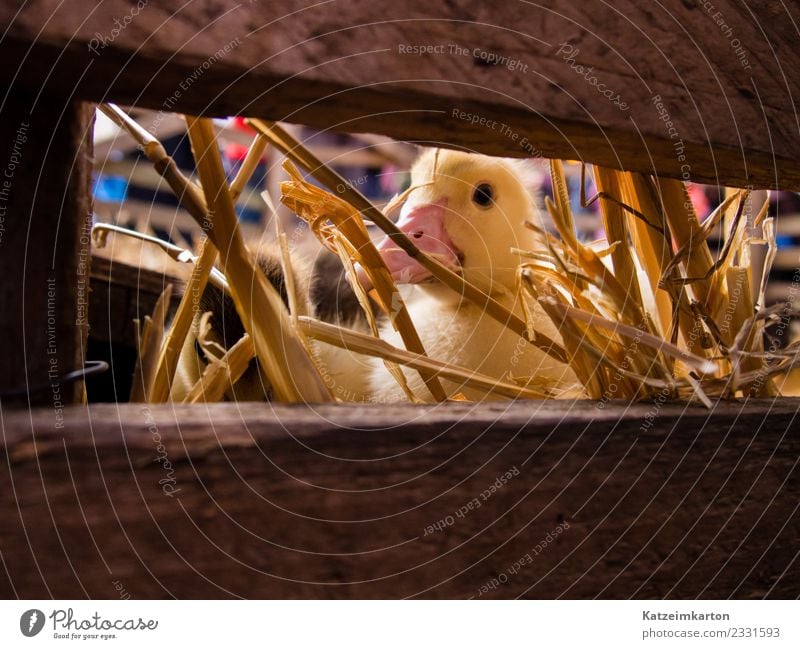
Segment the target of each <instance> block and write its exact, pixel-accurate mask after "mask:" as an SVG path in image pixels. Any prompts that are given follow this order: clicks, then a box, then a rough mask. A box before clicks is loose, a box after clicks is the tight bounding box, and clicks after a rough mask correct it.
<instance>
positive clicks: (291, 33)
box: [0, 0, 800, 189]
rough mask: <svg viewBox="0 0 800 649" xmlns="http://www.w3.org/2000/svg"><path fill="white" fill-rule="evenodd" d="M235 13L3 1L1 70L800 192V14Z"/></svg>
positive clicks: (187, 105)
mask: <svg viewBox="0 0 800 649" xmlns="http://www.w3.org/2000/svg"><path fill="white" fill-rule="evenodd" d="M707 6H712V7H713V8H712V9H711V10H708V9H707V8H706V7H707ZM220 12H221V8H220V5H219V3H217V2H212V1H211V0H198V1H197V2H191V3H183V2H178V1H177V0H170V1H167V2H162V3H158V4H156V3H149V4H146V5H145V6H144V7H143V8H141V9H140V8H139V6H138V5H136V4H133V3H130V2H128V0H107V1H106V2H103V3H102V4H93V5H87V4H86V3H83V2H80V1H79V0H66V1H63V2H62V1H61V0H44V1H42V2H37V3H7V4H4V5H3V6H2V7H0V26H2V27H3V29H4V30H5V32H4V33H5V37H4V38H3V40H2V43H0V54H2V56H3V60H4V63H5V65H4V66H3V68H2V70H0V74H3V75H5V76H7V77H8V76H11V75H16V77H17V78H18V79H21V80H25V81H26V82H27V83H29V84H31V85H32V86H33V87H36V88H39V87H40V86H46V87H48V88H51V87H52V88H59V89H61V90H62V91H63V92H65V93H66V92H71V91H72V89H73V88H74V87H77V88H78V90H79V92H81V93H82V94H83V96H85V97H87V98H90V99H94V100H98V101H99V100H115V101H117V102H122V103H128V104H134V105H139V106H143V107H148V108H152V109H157V110H158V109H161V110H171V111H184V112H189V113H203V114H212V115H227V114H239V113H245V114H249V115H254V116H262V117H266V118H271V119H280V120H286V121H290V122H298V123H304V124H309V125H312V126H316V127H320V128H324V129H328V128H332V129H336V130H343V131H353V132H374V133H380V134H384V135H388V136H391V137H394V138H397V139H401V140H409V141H423V142H428V143H438V144H442V145H445V146H461V147H467V148H470V149H475V150H478V151H481V152H484V153H490V154H498V155H510V156H527V155H544V156H548V157H559V158H570V159H582V160H585V161H588V162H594V163H599V164H603V165H606V166H609V167H616V168H624V169H630V170H637V171H642V172H648V173H653V172H657V173H659V174H661V175H664V176H672V177H683V178H686V179H691V180H695V181H698V182H706V183H713V184H726V185H738V186H747V185H753V186H756V187H763V188H767V187H776V186H780V187H782V188H785V189H800V165H798V164H797V161H798V156H799V155H800V154H798V151H800V129H799V128H798V119H797V114H796V111H795V110H794V109H793V108H792V106H793V101H792V97H797V96H799V95H800V79H798V76H797V75H796V74H795V71H796V70H797V69H798V68H800V51H798V49H797V48H796V47H795V46H794V44H795V39H796V34H795V32H794V31H793V29H794V27H793V25H796V24H797V23H798V20H800V16H798V9H797V7H796V6H795V5H790V6H788V7H787V6H786V4H785V3H773V2H770V1H769V0H748V1H747V2H735V1H734V0H717V1H715V3H714V4H713V5H710V4H709V3H701V2H693V1H691V0H683V1H679V0H666V1H665V2H661V3H657V4H656V5H652V4H648V3H645V4H642V3H639V2H636V0H620V1H619V2H615V3H613V5H611V4H608V3H599V2H591V3H575V2H572V1H571V0H555V1H554V2H549V3H544V4H543V5H537V4H535V3H527V2H524V3H523V2H508V3H499V4H498V3H494V4H487V3H481V2H469V1H461V2H448V3H430V2H427V1H426V0H409V1H408V2H403V3H397V2H385V1H384V2H376V1H374V0H354V1H352V2H348V3H346V5H345V4H341V3H340V4H337V5H336V7H335V8H334V7H332V5H329V3H325V2H322V3H316V4H309V3H307V2H305V0H290V1H287V2H282V3H279V4H276V3H268V2H246V3H240V4H237V5H234V6H231V7H227V8H226V10H225V11H223V12H222V13H220ZM115 21H116V22H115ZM407 46H431V47H434V48H437V49H435V50H434V51H433V52H430V53H426V54H423V55H418V54H414V53H411V51H410V50H409V49H408V48H407ZM90 48H91V49H90ZM570 48H571V49H570ZM490 57H492V60H493V61H500V62H501V63H500V64H494V63H493V62H492V61H490ZM18 68H19V70H18ZM600 90H602V91H603V92H604V93H606V94H605V95H604V94H601V92H600ZM623 105H624V106H623ZM473 120H477V123H473ZM670 123H671V124H672V126H673V127H674V128H673V130H671V129H670Z"/></svg>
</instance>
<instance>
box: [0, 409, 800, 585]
mask: <svg viewBox="0 0 800 649" xmlns="http://www.w3.org/2000/svg"><path fill="white" fill-rule="evenodd" d="M799 407H800V401H798V400H796V399H795V400H792V399H783V400H779V401H775V402H773V401H767V400H764V401H750V402H748V403H746V404H742V403H724V404H719V405H717V406H715V408H714V410H713V411H707V410H705V409H702V408H699V407H695V406H686V405H683V404H676V405H670V404H658V405H657V404H649V403H642V404H633V405H628V404H620V403H613V402H612V403H608V404H606V407H605V408H600V407H599V406H598V404H597V403H594V402H576V403H563V402H523V401H518V402H515V403H494V404H490V403H486V404H480V405H476V404H466V403H463V404H456V403H452V404H446V405H437V406H419V407H418V406H399V405H398V406H385V407H382V408H380V409H376V408H375V407H372V406H358V405H325V406H319V407H314V408H303V407H293V406H285V405H279V404H270V405H265V404H211V405H210V406H208V407H203V408H197V407H191V406H189V407H186V406H180V405H172V404H167V405H163V406H158V407H155V406H154V407H150V408H148V407H147V406H145V405H142V404H121V405H116V404H114V405H111V404H109V405H108V406H99V405H95V406H91V407H89V408H85V407H84V408H73V409H70V410H69V411H68V413H67V417H66V425H65V428H64V429H63V430H59V431H54V430H53V427H52V425H51V413H50V412H49V411H47V410H41V411H34V412H33V413H27V412H25V413H23V412H19V413H16V414H11V415H8V414H6V413H4V417H3V420H2V427H3V436H2V438H0V439H2V440H3V444H4V448H3V449H2V453H0V511H2V512H3V524H2V525H0V554H1V555H2V559H3V565H4V570H3V571H0V596H2V597H4V598H9V597H22V598H29V599H39V598H45V597H48V598H49V597H56V598H78V597H86V596H88V597H93V598H103V597H114V596H115V591H114V585H113V583H112V582H113V581H115V580H118V581H119V582H121V583H122V584H123V586H124V587H125V589H126V590H127V591H128V592H129V593H131V596H132V597H134V598H154V597H167V596H175V597H181V598H206V597H234V596H241V597H256V598H272V597H275V598H281V597H301V598H303V597H337V598H341V597H351V598H369V597H414V596H419V597H459V598H460V597H478V596H480V597H503V598H508V597H519V596H522V597H534V598H554V597H570V598H585V597H597V596H600V597H608V598H628V597H640V598H663V597H672V598H696V597H712V598H727V597H737V598H748V597H757V598H761V597H782V598H796V597H797V596H798V595H800V563H798V562H797V561H796V553H797V538H798V535H799V534H800V513H798V502H797V493H798V491H799V490H800V471H799V470H798V458H799V457H800V434H799V433H798V428H797V425H796V422H795V417H796V414H797V411H798V408H799ZM287 431H291V434H289V433H287ZM98 458H99V459H98ZM459 512H460V513H461V515H459ZM526 557H530V558H529V559H526ZM520 562H521V563H520ZM487 584H494V586H487Z"/></svg>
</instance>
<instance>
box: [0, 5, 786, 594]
mask: <svg viewBox="0 0 800 649" xmlns="http://www.w3.org/2000/svg"><path fill="white" fill-rule="evenodd" d="M715 4H716V5H718V8H717V12H718V13H719V14H720V15H722V16H723V18H724V23H723V24H724V25H725V29H724V30H723V29H721V28H720V25H719V23H718V21H717V19H716V18H714V17H713V16H712V15H709V14H708V13H707V12H705V10H704V9H703V8H702V6H701V5H700V3H698V4H695V5H693V4H691V3H686V2H679V1H678V0H669V1H667V2H662V3H660V4H659V5H658V8H653V7H649V6H648V7H645V6H643V5H640V4H639V3H636V2H634V1H633V0H623V2H621V3H616V4H615V5H614V6H613V7H612V6H610V5H608V4H603V5H602V7H603V9H602V10H598V3H588V4H583V5H580V4H576V3H572V2H566V0H564V1H557V2H554V3H550V6H548V7H546V8H545V7H536V6H534V5H531V4H525V5H518V4H516V3H504V4H496V3H495V4H487V3H477V2H461V3H446V4H442V5H432V4H431V3H429V2H422V1H421V0H412V1H411V2H407V3H385V2H374V1H366V0H364V1H361V0H355V1H353V2H350V3H347V4H346V5H345V4H341V6H340V7H339V9H340V12H339V13H336V14H332V13H330V12H328V11H326V9H325V7H324V6H323V5H320V6H319V7H316V6H311V7H308V6H306V5H304V4H303V3H300V2H299V1H298V2H289V3H281V6H280V8H278V6H277V5H276V4H275V3H244V4H241V5H238V8H237V9H235V10H233V9H231V10H230V11H227V12H225V13H223V14H222V15H219V14H218V4H215V3H210V4H201V3H190V4H188V5H181V4H180V3H177V2H173V1H169V2H165V3H160V4H159V5H158V6H156V5H155V3H152V4H151V5H149V6H147V8H146V9H145V10H139V11H137V15H136V16H135V17H131V19H130V20H127V21H126V20H125V17H126V16H129V15H130V14H131V12H132V11H133V8H136V7H138V5H135V4H131V3H129V2H126V1H125V0H107V1H106V2H103V3H102V4H97V5H92V6H89V5H86V4H85V3H82V2H79V1H78V0H67V1H66V2H63V3H62V2H56V0H44V1H43V2H40V3H35V4H32V3H26V4H24V5H22V6H17V5H14V4H13V3H12V4H4V5H2V6H0V25H1V26H2V28H3V34H4V36H3V37H2V40H0V55H2V60H3V62H4V65H3V66H2V67H0V77H2V79H3V81H4V83H5V86H4V87H6V89H7V93H6V95H5V97H4V100H3V103H2V106H1V107H0V111H1V112H2V117H3V121H2V124H1V125H0V140H2V142H3V150H5V151H8V150H11V148H12V146H13V144H14V142H15V140H16V139H17V138H18V127H19V124H20V123H21V122H23V121H26V122H27V120H28V118H29V117H30V120H31V123H32V124H33V127H32V130H31V131H30V138H29V141H28V142H27V144H26V145H25V150H24V159H25V163H24V165H23V166H21V167H20V169H19V171H18V174H17V176H16V180H15V185H14V192H13V195H14V202H13V203H9V205H12V206H13V208H14V215H15V216H14V219H13V220H8V219H6V221H5V223H4V225H5V229H6V231H5V238H4V240H3V241H2V242H0V245H2V246H3V249H2V252H0V270H2V272H3V289H2V293H1V294H2V304H1V306H2V308H3V310H4V312H5V313H10V314H12V315H13V316H14V317H13V318H11V319H9V320H1V321H0V322H2V324H1V325H0V334H2V335H0V355H2V357H3V359H4V361H5V362H6V364H7V366H8V367H10V368H11V369H10V371H7V372H5V373H3V374H2V375H0V394H2V397H0V407H1V409H0V418H1V419H0V423H1V425H2V432H3V438H2V447H3V453H2V456H0V498H2V501H3V504H2V509H1V510H0V511H2V514H3V519H4V524H3V525H2V526H0V559H2V565H3V569H2V571H0V595H2V596H5V597H12V596H17V597H25V598H38V597H49V596H54V597H70V598H71V597H76V596H84V595H85V596H91V597H112V596H114V595H115V594H116V590H115V586H114V584H113V583H112V582H113V580H115V579H116V580H119V581H121V582H122V583H123V585H124V587H125V589H126V591H127V592H129V593H131V594H132V596H134V597H164V596H179V597H217V596H219V597H222V596H253V597H286V596H290V597H321V596H324V597H409V596H436V597H469V596H482V597H483V596H486V597H512V596H513V597H516V596H525V597H559V596H564V597H596V596H606V597H629V596H638V597H729V596H732V597H768V596H769V597H778V596H781V597H797V596H798V595H800V579H798V578H799V577H800V575H799V574H798V570H800V567H798V566H799V565H800V564H798V562H797V560H796V559H797V554H796V547H795V546H796V539H797V537H798V532H800V529H799V528H800V526H799V525H798V515H797V510H798V505H797V497H796V494H797V493H798V487H799V486H800V485H798V473H797V458H798V452H799V451H800V449H799V448H798V444H799V442H798V436H797V432H796V424H795V423H794V417H795V413H796V412H797V409H798V405H800V404H798V402H797V401H795V400H788V399H786V400H780V401H778V402H776V403H774V404H773V403H766V402H747V403H743V404H737V403H731V404H721V405H718V406H716V407H715V409H714V410H713V411H712V412H708V411H704V410H697V409H695V408H690V409H686V408H684V407H683V406H675V405H658V404H637V405H631V406H629V405H626V404H609V405H608V406H607V407H606V408H605V409H599V407H598V406H597V405H596V404H592V403H584V402H577V403H574V404H563V403H521V402H519V403H514V404H510V405H509V404H484V405H480V406H469V405H456V404H448V405H445V406H439V407H436V408H415V407H411V406H408V407H399V406H398V407H394V408H384V409H382V410H380V411H378V410H375V409H370V408H367V407H359V406H342V407H336V408H331V407H325V408H314V407H307V408H289V407H284V406H270V405H226V404H214V405H213V406H209V407H201V408H186V407H173V406H171V405H169V406H159V407H153V408H151V409H143V407H141V406H137V405H122V406H119V407H117V406H92V407H89V408H86V407H81V406H73V407H69V408H63V409H62V408H58V407H56V404H55V402H54V397H53V392H52V389H50V390H49V391H48V390H44V391H42V392H41V393H36V394H27V393H25V392H24V388H25V386H26V385H27V386H31V385H36V381H40V380H42V381H45V382H46V381H49V380H51V378H52V377H50V376H49V375H48V369H49V365H48V364H49V362H50V360H49V359H50V356H49V355H48V353H47V350H48V347H47V344H48V338H47V322H48V315H47V300H48V294H47V291H48V288H47V283H46V282H44V281H43V274H45V273H46V271H48V270H49V269H50V268H51V267H53V268H55V272H57V274H58V282H59V286H60V287H61V292H60V294H59V299H58V307H57V314H56V316H55V324H54V326H55V327H56V330H57V334H56V335H57V339H58V354H57V358H58V365H59V367H60V368H62V370H61V372H62V373H63V372H65V371H67V370H68V369H73V368H74V367H78V366H79V365H80V363H81V361H82V359H83V351H84V340H85V328H84V327H83V326H75V322H78V321H79V318H78V315H79V308H80V306H81V304H80V302H79V299H80V296H79V295H78V293H76V292H75V291H73V287H75V286H78V284H77V280H78V278H79V273H80V272H83V271H82V270H81V266H80V264H81V259H82V255H85V254H86V253H87V252H88V248H87V247H86V246H87V244H86V243H85V242H84V241H83V239H82V238H81V233H82V231H83V228H84V226H85V223H86V217H87V215H88V213H89V212H90V209H91V205H90V200H89V191H88V186H89V180H90V168H91V161H90V157H91V151H90V149H89V147H88V142H87V133H88V129H89V126H90V124H91V111H90V109H89V106H88V104H85V103H82V102H88V101H94V102H97V101H116V102H119V103H125V104H131V105H136V106H141V107H147V108H152V109H155V110H160V109H168V110H170V111H185V112H190V113H197V114H205V115H226V114H231V113H239V112H245V113H247V114H250V115H254V116H262V117H266V118H272V119H281V120H287V121H294V122H298V123H305V124H308V125H311V126H315V127H320V128H326V129H327V128H331V129H336V130H343V131H361V132H374V133H378V134H381V135H384V136H391V137H395V138H399V139H407V140H413V141H421V142H427V143H437V144H441V145H444V146H457V147H466V148H469V149H473V150H477V151H481V152H485V153H492V154H502V155H512V156H526V155H531V154H537V155H545V156H551V157H563V158H571V159H581V160H584V161H587V162H595V163H600V164H603V165H607V166H610V167H616V168H624V169H630V170H639V171H644V172H648V173H656V174H659V175H663V176H671V177H682V178H684V179H691V180H694V181H699V182H714V183H720V184H727V185H735V186H754V187H755V188H770V187H781V188H784V189H798V188H800V164H798V162H799V161H800V154H798V151H800V133H798V127H797V121H796V118H795V115H794V113H793V112H792V111H791V110H787V107H789V108H791V106H789V102H790V101H791V98H792V97H797V96H798V95H800V84H799V83H798V79H797V75H796V74H794V73H793V72H794V71H795V70H797V69H798V68H800V53H798V51H797V49H796V48H795V47H794V38H795V34H794V32H793V25H795V24H797V22H798V21H797V16H792V15H789V16H787V15H786V14H785V13H781V12H786V11H793V12H795V13H796V9H795V8H791V9H786V8H785V7H783V5H780V6H779V5H777V4H774V3H770V2H767V1H766V0H750V1H749V2H746V3H734V2H732V1H728V0H718V1H717V2H716V3H715ZM179 6H184V7H185V8H184V9H182V10H180V11H179V10H177V9H178V8H179ZM315 7H316V8H315ZM115 20H117V21H123V23H124V25H125V26H124V28H122V29H118V28H117V27H115V25H118V24H119V23H115ZM453 25H457V29H455V30H454V28H453ZM728 28H730V31H728ZM114 30H116V31H114ZM454 33H455V34H457V37H458V42H457V43H456V42H454V41H453V34H454ZM112 36H113V38H112ZM734 38H735V39H736V40H737V42H738V43H739V46H737V47H734V46H733V45H734V44H733V39H734ZM406 45H423V46H424V45H431V46H436V47H438V46H440V45H443V46H444V47H445V50H443V51H442V52H441V53H438V54H437V53H433V52H432V53H431V55H430V56H418V55H417V54H413V53H408V52H405V51H403V52H401V51H400V47H401V46H406ZM452 45H457V46H459V47H462V48H465V52H460V51H456V52H455V53H451V51H450V48H451V46H452ZM569 48H572V49H571V50H570V49H569ZM739 49H744V50H745V51H746V55H747V56H746V57H745V58H746V61H747V66H745V65H743V61H742V58H741V56H740V54H739V53H737V50H739ZM575 50H577V51H575ZM490 56H494V57H496V61H504V63H502V64H499V65H494V64H493V63H492V61H490V60H489V59H490ZM503 57H505V58H503ZM512 61H515V62H518V63H514V66H517V64H518V65H519V66H527V68H526V69H525V70H522V68H521V67H519V68H517V69H511V68H512V67H514V66H512V65H510V63H511V62H512ZM578 66H583V67H581V68H580V69H579V68H578ZM589 67H591V68H592V72H586V70H587V69H588V68H589ZM199 70H200V71H202V72H198V71H199ZM589 75H594V76H595V77H596V78H597V84H595V83H594V82H593V81H592V80H591V78H590V77H589ZM187 79H192V82H191V83H187ZM601 82H602V83H604V84H605V85H604V87H605V88H607V89H612V90H613V91H615V92H616V94H617V95H619V98H618V100H617V99H614V98H612V100H611V101H609V100H608V98H607V97H606V96H604V95H601V94H600V93H599V92H598V85H599V84H600V83H601ZM181 84H184V85H186V89H185V90H182V91H181V92H179V93H177V94H176V92H177V90H179V89H181V88H182V85H181ZM623 98H624V102H622V103H625V104H626V106H627V109H622V108H621V106H620V102H621V101H622V99H623ZM665 116H666V117H665ZM668 122H669V123H671V126H670V125H669V124H668ZM498 124H500V125H502V128H501V127H499V126H498ZM670 128H672V129H674V130H672V131H671V130H670ZM678 143H679V146H677V145H678ZM2 162H3V161H2V160H0V164H1V163H2ZM42 174H44V177H45V178H46V179H47V190H48V191H47V192H46V193H44V194H43V193H41V192H39V193H37V192H36V188H37V186H39V185H38V183H40V182H41V176H42ZM30 231H33V234H34V235H35V236H30V235H29V232H30ZM7 251H9V252H7ZM53 259H56V260H57V263H56V264H55V265H54V266H51V264H52V263H53V261H52V260H53ZM23 280H24V281H23ZM23 285H24V286H25V287H26V290H25V292H23V291H21V290H20V287H21V286H23ZM23 304H24V305H25V306H24V308H23V306H22V305H23ZM23 334H24V340H25V342H24V344H22V345H20V342H19V341H20V340H21V339H22V338H23ZM20 388H23V391H22V392H19V390H20ZM15 390H16V391H17V392H14V391H15ZM60 394H62V395H66V396H64V397H63V398H64V400H65V401H73V402H74V401H77V400H78V398H79V394H80V392H79V390H78V389H75V390H74V391H71V392H70V394H67V389H66V388H65V389H64V390H63V391H62V392H61V393H60ZM12 395H15V396H12ZM14 402H16V405H22V406H23V407H25V408H28V407H30V405H31V404H35V403H37V402H40V403H42V404H45V407H43V408H41V409H34V410H31V411H28V410H27V409H26V410H20V411H16V412H15V411H13V409H11V406H12V405H14ZM654 409H655V410H654ZM365 424H371V425H374V426H376V427H378V428H380V429H384V430H383V432H377V431H373V432H367V431H364V430H363V428H364V425H365ZM386 427H389V428H390V432H387V431H386V430H385V428H386ZM162 447H163V448H162ZM528 457H531V458H532V459H531V460H530V461H528V462H527V463H525V465H524V466H522V464H521V463H523V462H525V460H526V458H528ZM335 458H339V459H335ZM512 469H514V470H516V471H517V473H514V475H513V477H512V478H511V479H507V480H506V483H503V484H502V485H501V487H502V488H497V489H496V491H495V492H493V494H492V495H491V498H489V499H488V500H487V501H486V502H485V503H482V505H481V506H480V507H473V510H469V514H468V515H465V516H464V517H463V518H460V517H457V516H456V515H455V512H458V511H461V508H462V507H464V506H465V503H468V502H470V501H471V500H472V499H474V498H476V497H478V498H479V497H480V495H481V494H482V493H484V491H485V490H487V489H488V488H489V487H490V486H491V485H493V484H495V482H496V481H497V480H498V479H499V476H501V475H504V474H505V473H506V472H508V471H510V470H512ZM501 482H502V481H501ZM309 485H313V486H309ZM170 490H172V492H173V493H171V494H169V493H167V492H169V491H170ZM448 516H452V517H453V523H452V524H449V523H448V520H449V519H448ZM456 519H457V520H456ZM441 521H444V523H441ZM565 524H568V525H569V528H568V529H567V528H565V527H564V525H565ZM431 526H438V527H440V528H442V529H434V532H431V533H428V534H425V530H426V529H428V528H429V527H431ZM557 529H560V530H561V531H559V532H558V533H556V532H555V530H557ZM565 529H566V531H564V530H565ZM548 537H550V539H551V540H547V539H548ZM543 542H544V543H545V546H546V548H545V549H542V550H541V551H537V554H536V557H535V560H531V561H530V562H527V563H525V565H524V566H522V565H519V562H520V561H521V560H522V559H523V558H524V557H525V556H526V555H528V554H530V553H531V551H532V549H534V548H536V547H537V546H539V547H540V548H541V546H542V543H543ZM515 565H516V568H514V566H515ZM510 568H514V571H515V572H514V573H513V575H512V576H511V577H510V576H509V575H510V574H511V573H509V570H510ZM503 575H505V579H504V578H503ZM495 581H496V582H497V583H496V584H494V585H493V586H487V584H490V585H491V584H493V583H494V582H495ZM481 589H485V592H481Z"/></svg>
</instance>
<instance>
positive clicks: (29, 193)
mask: <svg viewBox="0 0 800 649" xmlns="http://www.w3.org/2000/svg"><path fill="white" fill-rule="evenodd" d="M9 91H10V92H9V95H7V96H6V99H5V101H4V103H3V105H2V112H1V114H2V119H0V217H2V221H0V224H1V225H2V227H1V228H0V277H2V278H3V279H2V283H0V312H2V315H1V316H0V358H2V362H3V371H2V372H0V393H3V399H2V401H3V405H5V406H8V405H9V404H11V403H12V402H14V401H16V402H17V403H19V404H20V405H27V404H28V403H29V399H30V401H31V402H32V403H38V404H45V403H49V404H51V405H52V406H53V412H51V416H53V415H54V413H55V416H60V415H59V408H60V405H61V404H66V403H74V402H76V401H78V400H79V397H80V395H81V384H80V382H77V383H71V384H62V383H61V382H60V380H59V377H62V376H64V375H65V374H67V373H69V372H72V371H73V370H76V369H79V368H81V367H83V353H84V350H85V347H86V333H87V328H88V304H89V270H90V259H89V232H90V229H91V132H92V123H93V121H94V107H93V106H91V105H89V104H86V103H84V102H80V101H77V100H74V99H69V100H66V101H65V100H64V98H63V97H59V98H58V99H56V98H54V97H52V96H50V95H47V94H42V95H34V94H30V93H26V92H23V91H21V90H20V89H19V87H11V88H9ZM21 389H22V390H24V389H29V390H32V392H30V393H28V394H25V393H22V394H18V395H17V396H13V395H12V394H10V393H13V392H14V391H19V390H21Z"/></svg>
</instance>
